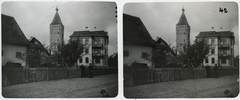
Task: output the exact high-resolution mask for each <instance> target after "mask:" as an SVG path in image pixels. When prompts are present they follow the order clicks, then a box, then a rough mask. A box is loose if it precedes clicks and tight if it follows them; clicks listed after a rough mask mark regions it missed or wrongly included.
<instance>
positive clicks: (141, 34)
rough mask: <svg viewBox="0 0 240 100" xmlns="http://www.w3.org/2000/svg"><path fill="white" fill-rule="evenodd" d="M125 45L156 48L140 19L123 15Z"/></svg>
mask: <svg viewBox="0 0 240 100" xmlns="http://www.w3.org/2000/svg"><path fill="white" fill-rule="evenodd" d="M123 43H124V45H126V44H128V45H143V46H154V45H155V43H154V40H153V39H152V37H151V36H150V34H149V33H148V31H147V29H146V27H145V26H144V24H143V23H142V21H141V19H140V18H139V17H135V16H131V15H128V14H123Z"/></svg>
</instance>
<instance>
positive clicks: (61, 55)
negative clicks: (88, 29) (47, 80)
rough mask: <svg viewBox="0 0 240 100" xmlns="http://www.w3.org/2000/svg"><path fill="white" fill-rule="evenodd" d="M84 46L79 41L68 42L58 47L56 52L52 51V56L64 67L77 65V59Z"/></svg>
mask: <svg viewBox="0 0 240 100" xmlns="http://www.w3.org/2000/svg"><path fill="white" fill-rule="evenodd" d="M83 50H84V46H83V45H82V44H81V43H80V42H79V40H71V39H70V40H69V41H68V43H67V44H63V45H62V46H59V47H58V51H54V53H53V56H54V58H55V59H56V60H57V61H58V64H64V66H66V67H72V66H73V65H75V64H76V63H77V60H78V58H80V55H81V54H82V53H83Z"/></svg>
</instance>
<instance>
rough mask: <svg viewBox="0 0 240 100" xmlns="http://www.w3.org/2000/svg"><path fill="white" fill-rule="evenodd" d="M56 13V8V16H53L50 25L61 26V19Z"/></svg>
mask: <svg viewBox="0 0 240 100" xmlns="http://www.w3.org/2000/svg"><path fill="white" fill-rule="evenodd" d="M58 11H59V10H58V8H56V14H55V16H54V18H53V21H52V23H51V24H50V25H56V24H62V21H61V18H60V16H59V14H58ZM62 25H63V24H62Z"/></svg>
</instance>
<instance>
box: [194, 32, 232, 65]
mask: <svg viewBox="0 0 240 100" xmlns="http://www.w3.org/2000/svg"><path fill="white" fill-rule="evenodd" d="M234 38H235V37H234V33H233V32H230V31H219V32H216V31H206V32H200V33H199V34H198V35H197V36H196V39H197V40H198V41H204V43H205V44H208V45H209V46H210V53H209V55H208V57H207V58H206V59H205V60H204V62H203V63H204V65H209V66H214V65H215V64H218V66H220V67H234V43H235V42H234V41H235V40H234Z"/></svg>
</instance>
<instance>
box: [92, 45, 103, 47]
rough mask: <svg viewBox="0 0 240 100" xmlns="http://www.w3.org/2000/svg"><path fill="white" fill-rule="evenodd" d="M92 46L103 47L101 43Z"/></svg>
mask: <svg viewBox="0 0 240 100" xmlns="http://www.w3.org/2000/svg"><path fill="white" fill-rule="evenodd" d="M92 46H93V47H103V44H92Z"/></svg>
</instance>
